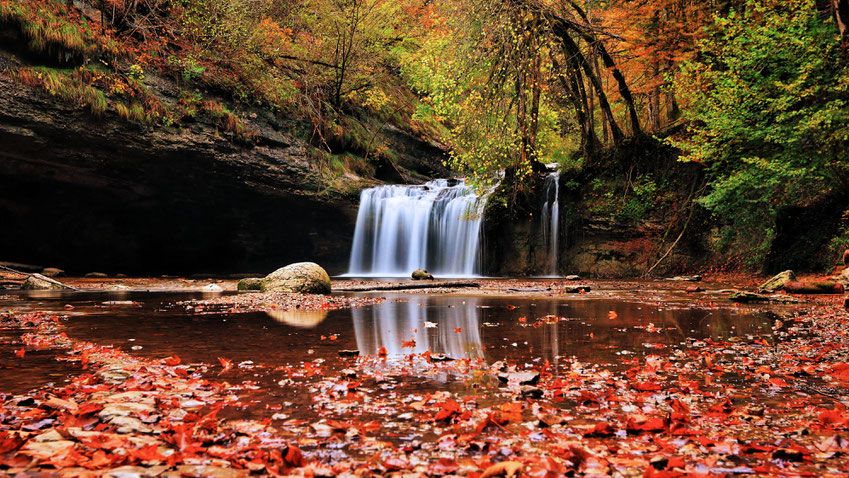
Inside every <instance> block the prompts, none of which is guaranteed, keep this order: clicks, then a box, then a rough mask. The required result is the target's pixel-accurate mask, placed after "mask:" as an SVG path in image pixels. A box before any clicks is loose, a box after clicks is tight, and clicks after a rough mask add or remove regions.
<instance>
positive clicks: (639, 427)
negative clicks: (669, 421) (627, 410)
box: [625, 415, 667, 432]
mask: <svg viewBox="0 0 849 478" xmlns="http://www.w3.org/2000/svg"><path fill="white" fill-rule="evenodd" d="M625 428H626V429H627V430H628V431H629V432H641V431H644V432H660V431H664V430H666V428H667V426H666V420H664V419H662V418H658V417H653V418H649V417H645V416H642V415H631V416H630V417H628V420H627V422H626V423H625Z"/></svg>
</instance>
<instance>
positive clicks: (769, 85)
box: [674, 0, 849, 250]
mask: <svg viewBox="0 0 849 478" xmlns="http://www.w3.org/2000/svg"><path fill="white" fill-rule="evenodd" d="M836 33H837V31H836V30H835V26H834V23H833V22H824V21H823V20H822V19H821V17H820V15H819V14H818V11H817V9H816V7H815V4H814V2H813V0H790V1H783V0H749V1H747V2H746V6H745V10H744V11H743V12H742V13H737V12H734V11H732V12H731V13H730V14H729V15H727V16H724V17H717V18H716V22H715V25H714V26H713V27H712V28H711V32H710V36H709V37H708V38H706V39H704V40H703V41H701V42H700V44H699V46H700V48H701V55H700V57H699V58H698V59H697V60H694V61H693V62H690V63H688V64H687V65H685V68H684V73H685V75H684V77H683V78H682V80H681V81H680V82H679V83H678V84H677V89H678V91H679V92H681V93H682V94H685V96H686V99H687V101H688V105H689V107H688V109H687V110H686V112H685V115H686V117H687V118H688V119H689V120H690V128H689V136H687V137H685V138H678V139H677V140H676V141H675V142H674V143H675V145H677V146H679V147H681V148H682V149H683V150H684V152H685V155H684V156H683V157H682V158H681V159H682V161H692V162H697V163H701V164H704V165H705V166H706V167H707V168H708V171H709V175H710V177H711V180H712V183H711V186H712V188H711V190H710V192H709V193H708V194H707V195H706V196H704V197H702V198H701V200H700V201H701V203H702V204H703V205H704V206H705V207H707V208H708V209H709V210H711V211H713V212H714V213H715V214H716V215H717V216H718V217H719V218H723V219H725V220H727V221H729V222H731V223H734V224H735V227H736V228H737V232H738V233H739V235H741V236H742V237H745V238H749V239H753V240H754V239H757V240H758V242H759V243H760V246H761V248H762V250H763V249H765V248H766V247H767V246H769V240H770V237H771V236H770V233H769V231H770V227H771V224H772V223H773V217H774V214H775V212H776V210H777V209H779V208H781V207H783V206H785V205H790V204H794V205H804V204H806V203H809V202H811V201H813V200H815V199H816V198H819V197H823V196H824V195H827V194H830V193H833V192H836V191H843V192H846V191H849V149H847V148H846V144H847V142H849V70H848V69H847V65H846V61H845V59H844V58H843V57H842V55H841V49H840V43H839V40H838V36H837V35H836Z"/></svg>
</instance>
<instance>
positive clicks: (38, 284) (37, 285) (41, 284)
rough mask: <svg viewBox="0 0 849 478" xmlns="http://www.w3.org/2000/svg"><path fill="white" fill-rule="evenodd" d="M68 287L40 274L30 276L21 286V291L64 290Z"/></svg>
mask: <svg viewBox="0 0 849 478" xmlns="http://www.w3.org/2000/svg"><path fill="white" fill-rule="evenodd" d="M69 288H70V287H68V286H66V285H65V284H62V283H61V282H58V281H55V280H53V279H51V278H49V277H45V276H43V275H41V274H32V275H30V276H29V277H27V280H25V281H24V283H23V285H21V289H23V290H64V289H69Z"/></svg>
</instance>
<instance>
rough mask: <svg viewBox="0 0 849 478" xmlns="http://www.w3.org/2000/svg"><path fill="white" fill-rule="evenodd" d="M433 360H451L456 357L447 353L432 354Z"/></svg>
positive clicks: (431, 358)
mask: <svg viewBox="0 0 849 478" xmlns="http://www.w3.org/2000/svg"><path fill="white" fill-rule="evenodd" d="M430 360H431V362H451V361H453V360H454V359H453V358H451V357H449V356H447V355H445V354H430Z"/></svg>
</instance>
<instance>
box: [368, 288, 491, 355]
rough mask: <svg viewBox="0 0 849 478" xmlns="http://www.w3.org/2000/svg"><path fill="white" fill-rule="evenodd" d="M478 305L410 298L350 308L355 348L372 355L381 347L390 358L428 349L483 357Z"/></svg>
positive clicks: (471, 300)
mask: <svg viewBox="0 0 849 478" xmlns="http://www.w3.org/2000/svg"><path fill="white" fill-rule="evenodd" d="M479 302H480V298H477V297H469V298H464V299H462V300H456V301H453V302H452V304H451V305H445V304H434V303H433V301H432V300H431V298H430V297H427V296H410V297H408V298H407V300H406V301H405V302H385V303H383V304H381V305H379V306H375V307H364V308H361V309H354V310H353V319H354V332H355V334H356V338H357V347H358V348H359V351H360V354H361V355H375V354H377V353H378V351H379V350H380V347H384V348H385V349H386V352H387V354H389V355H390V356H392V355H394V356H399V355H405V354H410V353H423V352H426V351H428V350H429V351H431V352H432V353H441V354H445V355H448V356H449V357H451V358H455V359H462V358H469V359H477V358H483V356H484V353H483V344H482V342H481V335H480V320H479V318H478V306H479ZM412 341H415V346H413V344H412ZM404 345H407V346H406V347H405V346H404Z"/></svg>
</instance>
